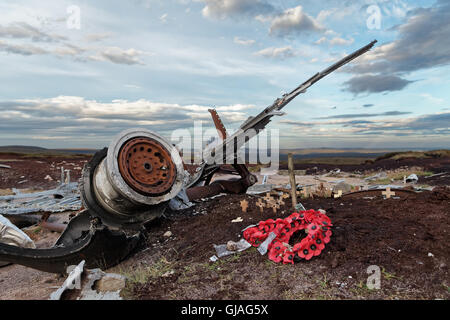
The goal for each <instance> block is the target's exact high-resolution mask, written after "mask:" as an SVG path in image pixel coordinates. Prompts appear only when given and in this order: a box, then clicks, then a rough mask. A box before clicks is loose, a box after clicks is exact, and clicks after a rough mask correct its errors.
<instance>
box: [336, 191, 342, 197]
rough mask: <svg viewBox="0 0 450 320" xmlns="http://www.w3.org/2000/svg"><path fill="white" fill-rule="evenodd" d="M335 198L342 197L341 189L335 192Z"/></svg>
mask: <svg viewBox="0 0 450 320" xmlns="http://www.w3.org/2000/svg"><path fill="white" fill-rule="evenodd" d="M334 197H335V198H340V197H342V190H339V191H338V193H337V194H335V195H334Z"/></svg>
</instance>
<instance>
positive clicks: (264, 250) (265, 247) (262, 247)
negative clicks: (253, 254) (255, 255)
mask: <svg viewBox="0 0 450 320" xmlns="http://www.w3.org/2000/svg"><path fill="white" fill-rule="evenodd" d="M276 237H277V235H276V234H275V233H274V232H271V233H269V236H268V237H267V238H266V240H264V241H263V243H261V245H260V246H259V247H258V251H259V253H261V255H265V254H266V253H267V250H268V248H269V245H270V244H271V243H272V241H273V240H274V239H275V238H276Z"/></svg>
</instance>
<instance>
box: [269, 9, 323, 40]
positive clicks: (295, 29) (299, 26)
mask: <svg viewBox="0 0 450 320" xmlns="http://www.w3.org/2000/svg"><path fill="white" fill-rule="evenodd" d="M318 31H325V28H324V27H323V26H322V25H321V24H320V23H319V22H318V21H317V20H316V19H314V18H313V17H311V16H309V15H308V14H306V13H305V12H304V11H303V8H302V6H297V7H295V8H290V9H287V10H285V11H284V12H283V13H282V14H280V15H278V16H276V17H275V18H273V19H272V22H271V25H270V33H271V34H278V35H286V34H289V33H302V32H318Z"/></svg>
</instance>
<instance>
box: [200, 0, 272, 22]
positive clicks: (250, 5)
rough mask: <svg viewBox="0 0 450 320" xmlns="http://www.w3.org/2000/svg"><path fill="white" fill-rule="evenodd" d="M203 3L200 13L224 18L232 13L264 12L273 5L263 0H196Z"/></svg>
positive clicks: (210, 16)
mask: <svg viewBox="0 0 450 320" xmlns="http://www.w3.org/2000/svg"><path fill="white" fill-rule="evenodd" d="M197 1H201V2H204V3H205V7H204V8H203V10H202V14H203V16H204V17H207V18H218V19H225V18H227V17H230V16H234V15H243V14H244V15H245V14H258V13H261V12H263V13H265V12H268V11H270V10H272V9H273V7H272V6H271V5H270V4H268V3H267V2H266V1H263V0H197Z"/></svg>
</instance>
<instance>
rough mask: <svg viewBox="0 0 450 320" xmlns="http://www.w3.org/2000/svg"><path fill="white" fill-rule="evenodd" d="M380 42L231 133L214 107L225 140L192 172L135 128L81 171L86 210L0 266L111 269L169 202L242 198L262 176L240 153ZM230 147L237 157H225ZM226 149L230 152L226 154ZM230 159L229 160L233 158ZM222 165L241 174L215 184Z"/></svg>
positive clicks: (1, 256) (6, 251)
mask: <svg viewBox="0 0 450 320" xmlns="http://www.w3.org/2000/svg"><path fill="white" fill-rule="evenodd" d="M375 43H376V40H375V41H373V42H371V43H370V44H368V45H366V46H365V47H363V48H361V49H359V50H357V51H355V52H354V53H352V54H350V55H348V56H346V57H345V58H343V59H342V60H340V61H338V62H336V63H335V64H333V65H332V66H330V67H329V68H327V69H325V70H324V71H322V72H319V73H317V74H315V75H314V76H312V77H311V78H310V79H308V80H307V81H305V82H304V83H302V84H301V85H300V86H298V87H297V88H295V89H294V90H293V91H291V92H290V93H288V94H285V95H283V97H281V98H279V99H277V100H275V102H274V103H273V104H272V105H270V106H269V107H267V108H265V109H264V110H263V111H262V112H261V113H259V114H258V115H256V116H254V117H250V118H248V119H247V120H246V121H245V122H244V123H243V124H242V125H241V126H240V128H239V129H238V130H237V131H236V132H234V133H233V134H232V135H228V134H227V132H226V130H225V127H224V126H223V123H222V122H221V120H220V118H219V116H218V114H217V113H216V112H215V110H210V112H211V115H212V118H213V121H214V124H215V126H216V128H217V131H218V133H219V136H220V137H221V138H222V142H221V143H219V144H218V145H216V146H211V147H207V149H206V150H204V152H203V158H204V161H203V162H202V163H201V165H200V166H199V167H198V168H197V170H196V171H195V173H194V174H189V173H188V171H187V170H185V169H186V168H185V164H184V163H183V161H182V158H181V156H180V154H179V153H178V151H177V149H176V148H175V147H174V146H173V145H172V144H171V143H170V142H169V141H167V140H166V139H164V138H163V137H161V136H160V135H158V134H157V133H155V132H152V131H150V130H143V129H130V130H127V131H124V132H122V133H120V134H119V135H118V136H117V137H116V138H115V139H114V140H113V141H112V142H111V144H110V146H109V148H105V149H103V150H101V151H99V152H97V153H96V154H95V155H94V156H93V157H92V159H91V161H90V162H89V163H87V164H86V165H85V167H84V168H83V174H82V178H81V182H80V191H81V197H82V202H83V206H84V209H83V210H82V211H81V212H79V213H78V214H77V215H76V216H75V217H74V218H72V219H71V220H70V222H69V224H68V226H67V228H66V229H65V230H64V232H63V233H62V234H61V236H60V238H59V239H58V240H57V242H56V244H55V245H54V246H53V247H52V248H49V249H31V248H21V247H16V246H11V245H7V244H4V243H3V244H2V243H0V261H7V262H11V263H17V264H21V265H24V266H28V267H32V268H35V269H39V270H43V271H47V272H55V273H64V272H66V268H67V267H68V266H70V265H77V264H78V263H79V262H80V261H81V260H86V267H87V268H103V269H106V268H108V267H111V266H113V265H115V264H117V263H119V262H120V261H122V260H123V259H125V258H126V257H127V256H129V255H130V254H131V253H132V252H133V251H135V250H136V249H137V247H138V245H139V243H140V242H141V240H142V239H143V238H145V228H144V225H145V224H146V223H147V222H150V221H151V220H153V219H155V218H157V217H160V216H161V215H162V214H163V213H164V211H165V210H166V209H167V207H168V206H169V205H171V207H172V206H174V207H176V208H183V205H186V204H189V202H190V201H193V200H196V199H200V198H207V197H211V196H214V195H217V194H220V193H235V194H236V193H245V192H246V191H247V189H248V187H250V186H251V185H253V184H255V183H256V181H257V179H256V177H255V176H254V175H252V174H251V173H250V172H249V171H248V169H247V167H246V165H245V164H242V162H241V161H238V160H239V159H238V158H237V157H238V156H237V150H239V149H240V148H241V147H242V146H243V145H244V144H245V143H246V142H247V141H248V139H250V138H251V137H252V136H254V135H256V134H258V133H259V132H260V131H261V130H263V129H264V128H265V127H266V125H267V124H268V123H269V122H270V121H271V118H272V117H273V116H282V115H284V113H283V112H281V111H280V110H281V109H282V108H284V107H285V106H286V105H287V104H288V103H289V102H291V101H292V100H293V99H294V98H295V97H297V96H298V95H299V94H301V93H304V92H306V90H307V89H308V88H309V87H310V86H312V85H313V84H314V83H316V82H317V81H319V80H320V79H322V78H323V77H325V76H327V75H328V74H330V73H332V72H333V71H335V70H337V69H339V68H340V67H342V66H344V65H345V64H347V63H349V62H350V61H352V60H353V59H355V58H357V57H359V56H360V55H362V54H364V53H366V52H367V51H369V50H370V49H371V48H372V47H373V46H374V44H375ZM226 150H232V152H228V153H227V152H226ZM224 151H225V152H224ZM229 157H231V158H229ZM222 163H233V165H232V166H233V169H234V171H235V172H236V173H237V174H238V175H239V176H240V177H239V178H237V179H234V180H215V181H213V182H211V181H212V180H211V179H212V177H213V175H214V174H215V173H216V172H218V171H220V170H222V169H223V167H222V166H221V165H220V164H222Z"/></svg>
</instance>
